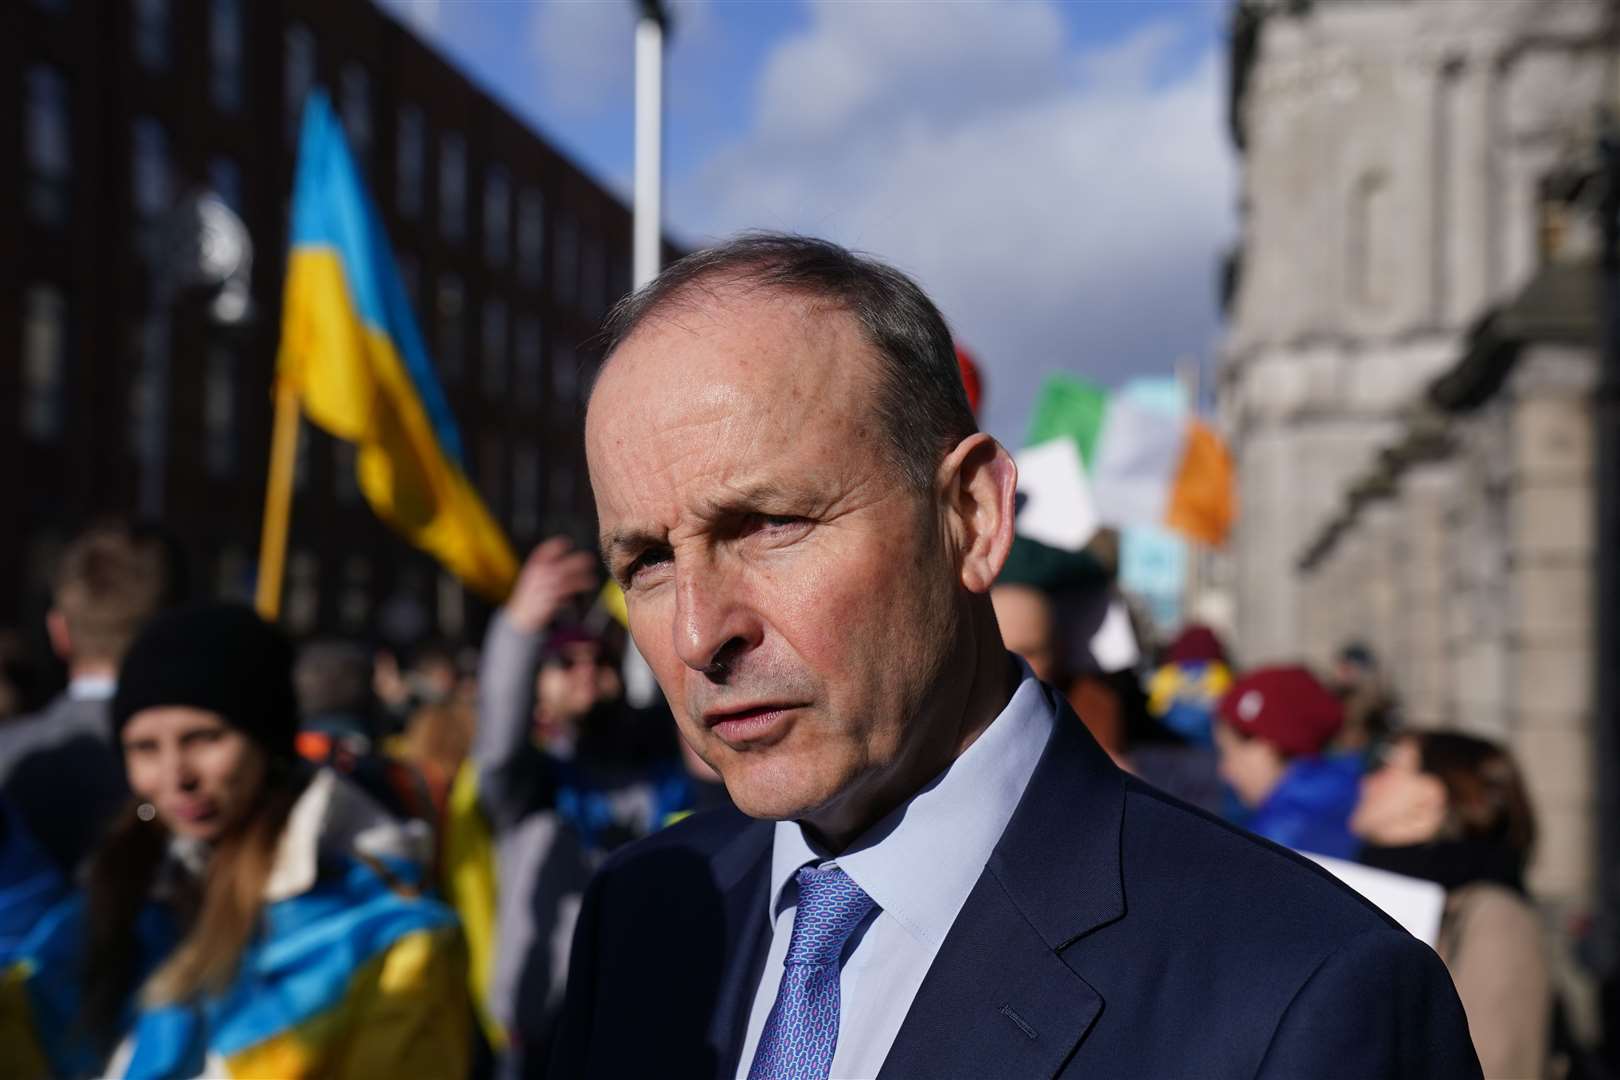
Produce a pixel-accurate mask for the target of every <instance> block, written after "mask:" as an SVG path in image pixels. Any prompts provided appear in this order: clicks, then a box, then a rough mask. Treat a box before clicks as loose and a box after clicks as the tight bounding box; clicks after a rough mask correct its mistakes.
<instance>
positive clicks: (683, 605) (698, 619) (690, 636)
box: [674, 556, 761, 680]
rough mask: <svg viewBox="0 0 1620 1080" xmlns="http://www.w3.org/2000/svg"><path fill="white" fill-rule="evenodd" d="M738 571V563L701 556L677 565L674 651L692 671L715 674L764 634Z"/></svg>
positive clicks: (721, 674) (721, 672) (718, 675)
mask: <svg viewBox="0 0 1620 1080" xmlns="http://www.w3.org/2000/svg"><path fill="white" fill-rule="evenodd" d="M737 574H738V571H737V570H736V568H731V567H722V566H719V565H716V563H715V562H714V561H713V560H712V559H708V558H705V557H703V556H697V557H695V558H693V559H689V560H687V561H686V563H685V565H681V564H680V563H677V565H676V569H675V627H674V632H675V654H676V655H677V656H679V657H680V658H681V662H682V663H684V664H685V665H686V666H687V667H689V668H691V669H692V670H693V671H701V672H703V673H705V674H707V675H708V676H709V677H710V678H714V679H717V680H719V679H723V678H724V675H725V670H726V668H727V667H728V666H729V665H730V664H732V663H733V662H734V661H735V660H736V658H737V657H738V656H739V655H741V654H742V653H745V652H747V651H748V650H749V649H752V648H753V647H754V646H756V645H758V644H759V641H760V636H761V628H760V621H759V617H758V615H757V613H756V612H755V611H754V610H753V608H752V606H751V605H750V604H749V603H748V602H747V599H746V596H745V593H744V590H743V588H742V584H743V583H742V582H741V581H740V580H739V579H738V576H737Z"/></svg>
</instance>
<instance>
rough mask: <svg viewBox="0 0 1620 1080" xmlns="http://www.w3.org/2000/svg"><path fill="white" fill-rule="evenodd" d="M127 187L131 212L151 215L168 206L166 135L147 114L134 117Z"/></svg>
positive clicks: (160, 211) (164, 209) (157, 123)
mask: <svg viewBox="0 0 1620 1080" xmlns="http://www.w3.org/2000/svg"><path fill="white" fill-rule="evenodd" d="M133 151H134V157H133V160H132V162H131V175H130V180H131V184H130V187H131V189H132V191H133V193H134V198H135V213H136V215H137V216H138V217H142V218H155V217H158V216H159V215H161V214H163V213H164V212H165V211H167V210H168V209H169V135H168V132H166V131H164V130H163V125H162V124H160V123H159V122H158V121H156V120H154V119H153V118H152V117H150V116H142V117H139V118H138V119H137V120H136V121H135V129H134V140H133Z"/></svg>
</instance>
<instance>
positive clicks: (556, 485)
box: [549, 460, 577, 515]
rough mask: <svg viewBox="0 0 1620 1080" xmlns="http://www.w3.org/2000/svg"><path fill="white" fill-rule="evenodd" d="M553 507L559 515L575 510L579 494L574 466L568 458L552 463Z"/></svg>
mask: <svg viewBox="0 0 1620 1080" xmlns="http://www.w3.org/2000/svg"><path fill="white" fill-rule="evenodd" d="M549 494H550V496H551V509H552V510H553V511H554V512H555V513H557V514H558V515H566V514H569V513H572V512H573V509H574V499H575V496H576V494H577V480H576V477H575V475H574V466H573V465H572V464H571V463H569V462H568V461H566V460H559V461H553V462H552V463H551V490H550V492H549Z"/></svg>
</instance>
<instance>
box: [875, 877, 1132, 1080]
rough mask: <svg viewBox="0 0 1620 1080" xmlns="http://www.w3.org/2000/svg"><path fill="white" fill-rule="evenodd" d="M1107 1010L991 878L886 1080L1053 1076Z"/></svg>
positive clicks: (960, 922)
mask: <svg viewBox="0 0 1620 1080" xmlns="http://www.w3.org/2000/svg"><path fill="white" fill-rule="evenodd" d="M1102 1004H1103V1002H1102V998H1101V997H1100V996H1099V995H1098V994H1097V992H1096V991H1095V990H1093V989H1092V988H1091V987H1090V986H1089V985H1087V984H1086V982H1085V980H1084V979H1082V978H1080V976H1078V975H1076V974H1075V973H1074V972H1073V971H1071V970H1069V967H1068V965H1066V964H1065V963H1064V962H1063V961H1062V959H1060V958H1059V957H1058V955H1057V954H1056V953H1055V952H1053V951H1052V949H1051V948H1050V947H1049V946H1048V945H1047V944H1046V942H1045V941H1043V940H1042V939H1041V936H1040V935H1039V934H1037V933H1036V932H1035V930H1034V928H1033V927H1031V926H1030V924H1029V923H1028V922H1027V921H1025V919H1024V918H1023V916H1022V915H1021V914H1019V912H1018V909H1017V908H1016V907H1015V906H1014V905H1013V904H1012V902H1011V900H1010V899H1009V898H1008V896H1007V894H1006V892H1005V891H1004V890H1003V889H1002V887H1001V884H1000V883H999V882H998V881H996V880H995V878H994V877H993V876H992V875H991V874H989V873H988V872H987V873H985V874H984V876H982V877H980V878H979V882H978V884H977V885H976V886H974V889H973V892H972V894H971V895H970V896H969V897H968V901H967V904H966V905H965V906H964V907H963V908H962V913H961V914H960V915H959V916H957V920H956V923H955V924H954V925H953V926H952V927H951V932H950V934H949V936H948V937H947V938H946V940H945V944H944V945H943V947H942V948H941V949H940V952H939V955H938V956H937V957H935V959H934V964H933V966H932V967H931V968H929V970H928V977H927V978H925V979H924V980H923V984H922V986H921V987H920V988H919V989H918V991H917V997H916V999H915V1000H914V1001H913V1002H912V1005H911V1011H910V1012H908V1013H907V1014H906V1019H905V1023H904V1024H903V1025H902V1026H901V1028H900V1033H899V1035H898V1036H896V1038H895V1041H894V1045H893V1047H891V1048H890V1050H889V1055H888V1057H887V1058H886V1059H885V1060H884V1062H883V1071H882V1072H881V1073H880V1074H879V1075H880V1078H882V1080H889V1078H904V1077H913V1076H941V1077H943V1076H996V1077H1006V1078H1008V1080H1012V1078H1024V1077H1042V1078H1046V1077H1051V1076H1054V1075H1056V1074H1057V1072H1058V1070H1060V1069H1061V1068H1062V1067H1063V1063H1064V1062H1065V1061H1067V1060H1068V1058H1069V1055H1070V1054H1072V1053H1073V1052H1074V1048H1075V1047H1076V1046H1078V1045H1079V1043H1080V1040H1081V1039H1082V1038H1083V1037H1084V1036H1085V1033H1086V1031H1087V1030H1088V1029H1089V1028H1090V1027H1091V1024H1092V1022H1093V1021H1094V1020H1095V1019H1096V1017H1097V1014H1098V1013H1099V1012H1100V1011H1101V1010H1102Z"/></svg>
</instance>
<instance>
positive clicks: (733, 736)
mask: <svg viewBox="0 0 1620 1080" xmlns="http://www.w3.org/2000/svg"><path fill="white" fill-rule="evenodd" d="M801 707H802V706H799V705H795V704H790V703H787V702H774V701H773V702H764V703H761V704H758V705H745V706H743V707H742V708H737V709H711V710H709V711H708V712H706V713H704V714H703V726H704V727H706V728H708V729H709V730H710V731H712V732H714V733H715V735H717V736H719V738H720V741H721V742H724V743H726V744H727V745H730V746H738V745H741V744H745V743H760V742H774V741H776V740H777V739H779V738H781V737H782V735H784V734H785V733H786V731H787V726H788V723H789V721H790V719H791V715H792V713H793V712H794V711H795V710H797V709H799V708H801Z"/></svg>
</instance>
